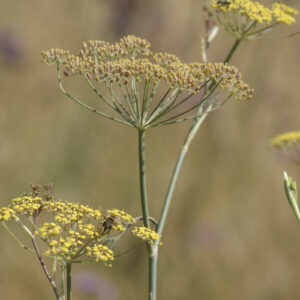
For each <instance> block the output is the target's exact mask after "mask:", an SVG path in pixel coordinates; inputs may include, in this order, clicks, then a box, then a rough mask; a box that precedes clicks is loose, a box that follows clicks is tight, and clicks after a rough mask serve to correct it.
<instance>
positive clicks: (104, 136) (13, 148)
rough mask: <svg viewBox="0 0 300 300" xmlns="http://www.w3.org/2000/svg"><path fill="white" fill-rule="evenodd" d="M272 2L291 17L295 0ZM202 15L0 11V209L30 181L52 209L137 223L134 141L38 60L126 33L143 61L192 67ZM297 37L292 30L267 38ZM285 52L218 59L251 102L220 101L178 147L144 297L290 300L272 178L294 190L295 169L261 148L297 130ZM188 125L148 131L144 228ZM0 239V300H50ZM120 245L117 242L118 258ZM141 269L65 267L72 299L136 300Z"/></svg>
mask: <svg viewBox="0 0 300 300" xmlns="http://www.w3.org/2000/svg"><path fill="white" fill-rule="evenodd" d="M262 2H263V3H264V4H270V3H271V2H270V1H262ZM283 2H284V3H286V4H288V5H292V6H294V7H296V8H297V9H300V6H299V3H298V2H299V1H296V0H294V1H292V0H291V1H283ZM202 5H203V2H202V1H200V0H186V1H174V0H160V1H158V0H153V1H145V0H107V1H105V0H88V1H82V0H81V1H79V0H72V1H71V0H64V1H55V0H52V1H47V0H39V1H37V0H27V1H20V0H10V1H1V2H0V91H1V93H0V95H1V96H0V97H1V101H0V140H1V142H0V179H1V180H0V190H1V198H0V201H1V206H3V205H5V204H7V203H8V201H9V200H10V199H11V198H12V197H15V196H18V195H20V194H22V193H23V192H24V191H29V185H28V183H30V182H36V183H41V184H43V183H48V182H53V183H54V184H55V190H54V192H55V195H56V196H57V197H58V198H61V199H66V200H69V201H74V202H77V201H80V202H83V203H85V204H89V205H93V206H96V207H98V206H99V207H101V208H124V209H125V210H127V211H128V212H129V213H131V214H132V215H135V216H136V215H140V214H141V213H140V203H139V189H138V164H137V133H136V132H135V131H134V130H132V129H128V128H126V127H124V126H120V125H118V124H117V123H114V122H111V121H109V120H105V119H102V118H99V117H98V116H97V115H94V114H92V113H90V112H89V111H86V110H83V109H82V108H81V107H79V106H77V105H75V104H74V103H72V102H71V101H69V100H68V99H66V98H65V97H64V96H63V94H62V93H61V92H60V90H59V88H58V86H57V81H56V75H55V68H54V67H53V68H48V67H46V66H45V65H43V64H42V63H41V56H40V52H41V51H42V50H44V49H49V48H52V47H60V48H67V49H70V50H71V51H72V52H76V51H77V50H78V49H79V48H80V46H81V42H82V41H85V40H89V39H100V40H108V41H109V42H115V41H117V40H118V39H119V38H120V37H121V36H123V35H124V34H128V33H129V34H135V35H137V36H141V37H143V38H147V39H148V40H149V41H150V42H151V44H152V48H153V49H155V50H157V51H162V52H164V51H167V52H170V53H174V54H176V55H178V56H180V58H181V59H182V60H183V61H186V62H193V61H200V60H201V55H200V37H201V33H203V15H202ZM299 30H300V26H299V23H298V24H296V25H294V26H292V27H289V28H288V29H287V30H280V29H279V28H278V30H276V33H275V32H273V33H272V36H273V37H274V36H275V37H281V36H284V35H287V34H288V33H291V32H296V31H299ZM232 43H233V40H232V38H231V37H229V36H228V35H227V33H225V32H224V31H223V30H221V31H220V34H219V35H218V37H217V38H216V40H215V42H214V43H213V44H212V47H211V51H210V54H209V60H210V61H221V60H222V59H223V58H224V57H225V55H226V54H227V51H228V50H229V49H230V47H231V45H232ZM299 53H300V39H299V36H294V37H292V38H287V39H269V40H259V41H252V42H246V43H244V44H242V45H241V47H240V48H239V50H238V53H236V55H235V56H234V58H233V60H232V61H231V64H233V65H235V66H237V67H238V68H239V70H240V71H241V72H242V74H243V78H244V80H245V81H246V82H247V83H249V84H250V85H251V86H252V87H254V88H255V90H256V92H255V95H254V98H253V100H251V101H247V102H235V101H231V102H230V103H227V104H226V105H225V106H224V107H223V108H221V109H220V110H218V111H216V112H214V113H213V114H211V115H210V116H209V118H208V119H207V120H206V121H205V123H204V125H203V127H202V128H201V130H200V131H199V133H198V135H197V138H196V139H195V140H194V143H193V144H192V147H191V149H190V152H189V154H188V156H187V159H186V160H185V162H184V166H183V169H182V173H181V175H180V181H179V184H178V185H177V188H176V195H175V198H174V202H173V205H172V207H171V210H170V215H169V218H168V220H167V225H166V228H165V231H164V236H163V246H162V247H161V250H160V256H159V283H158V299H173V300H179V299H192V300H193V299H201V300H202V299H203V300H209V299H212V300H215V299H224V300H225V299H226V300H227V299H228V300H229V299H230V300H232V299H247V300H248V299H249V300H252V299H255V300H266V299H272V300H276V299H288V300H292V299H299V298H300V291H299V284H300V256H299V251H300V226H299V224H297V222H296V219H295V218H294V216H293V214H292V212H291V209H290V208H289V206H288V203H287V201H286V199H285V196H284V192H283V186H282V169H286V170H287V171H288V172H289V174H290V175H292V176H293V178H294V179H295V180H297V181H298V182H299V183H300V167H299V165H298V166H297V165H295V164H294V163H293V162H292V161H291V160H290V159H289V158H287V157H286V155H284V154H283V153H279V152H276V151H272V150H270V149H269V148H268V141H269V139H270V138H271V137H273V136H274V135H277V134H279V133H283V132H285V131H289V130H296V129H300V124H299V117H298V116H299V112H300V104H299V100H300V99H299V91H300V90H299V78H300V68H299V66H300V56H299ZM66 80H67V79H66ZM67 84H68V87H69V90H73V91H74V92H75V93H77V94H79V95H85V94H86V93H87V91H88V90H87V88H86V86H85V85H84V84H82V85H78V83H77V82H72V81H71V80H70V81H69V82H68V83H67ZM188 126H189V124H188V123H186V124H181V125H173V126H170V127H168V126H167V127H163V128H157V129H152V130H150V131H149V132H148V137H147V147H148V149H147V163H148V165H147V170H148V188H149V198H150V201H151V204H150V209H151V214H152V215H153V216H154V217H158V216H159V215H158V214H159V210H160V208H161V204H162V200H163V197H164V195H165V193H166V188H167V184H168V181H169V177H170V175H171V172H172V168H173V166H174V163H175V160H176V157H177V155H178V152H179V147H180V145H181V144H182V142H183V139H184V136H185V133H186V131H187V129H188ZM296 150H297V149H296ZM299 153H300V152H299ZM299 155H300V154H299ZM0 237H1V244H0V257H1V260H0V299H1V300H2V299H3V300H4V299H5V300H6V299H22V300H35V299H45V300H47V299H54V295H52V290H51V289H50V287H49V285H48V282H47V280H46V277H45V276H44V274H43V273H42V270H41V268H40V266H39V264H38V261H37V259H36V257H35V256H34V255H33V254H31V253H30V252H26V251H25V250H22V249H21V248H20V247H19V246H18V245H17V244H16V242H15V241H14V240H12V238H11V237H10V236H9V235H8V233H7V232H6V231H5V230H4V229H3V228H2V227H1V228H0ZM132 242H133V241H131V240H130V241H128V240H127V241H123V242H122V244H121V245H120V247H121V248H120V252H122V251H125V250H126V249H127V248H128V247H130V245H132ZM145 262H146V256H145V248H144V247H143V246H141V247H137V248H136V249H134V250H133V251H131V252H130V253H129V254H127V255H124V256H121V257H120V258H119V259H118V260H116V261H115V263H114V265H113V267H112V268H106V267H104V266H103V265H102V264H98V265H96V264H90V265H89V264H88V265H80V266H75V267H74V300H77V299H78V300H79V299H105V300H106V299H110V300H117V299H118V300H131V299H134V300H135V299H146V289H147V282H146V276H147V265H146V264H145Z"/></svg>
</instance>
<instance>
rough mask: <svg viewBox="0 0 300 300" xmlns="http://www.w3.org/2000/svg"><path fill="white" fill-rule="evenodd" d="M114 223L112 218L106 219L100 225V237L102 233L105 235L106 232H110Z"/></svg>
mask: <svg viewBox="0 0 300 300" xmlns="http://www.w3.org/2000/svg"><path fill="white" fill-rule="evenodd" d="M114 223H115V218H114V217H111V216H110V217H107V218H106V219H105V220H104V222H103V223H102V226H103V231H102V235H103V234H104V233H106V232H107V231H110V230H111V229H112V227H113V225H114Z"/></svg>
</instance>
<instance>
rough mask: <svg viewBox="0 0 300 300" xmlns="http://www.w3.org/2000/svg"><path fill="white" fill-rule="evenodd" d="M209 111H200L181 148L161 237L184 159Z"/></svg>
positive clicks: (163, 215)
mask: <svg viewBox="0 0 300 300" xmlns="http://www.w3.org/2000/svg"><path fill="white" fill-rule="evenodd" d="M209 111H210V107H209V108H207V110H206V112H201V111H199V113H201V115H200V117H198V118H196V120H197V121H196V122H194V123H193V125H192V126H191V128H190V130H189V133H188V135H187V137H186V139H185V141H184V144H183V146H182V148H181V151H180V153H179V156H178V159H177V162H176V165H175V168H174V171H173V174H172V177H171V181H170V184H169V188H168V191H167V195H166V198H165V202H164V204H163V208H162V212H161V216H160V219H159V222H158V227H157V233H158V234H160V235H161V234H162V231H163V229H164V225H165V222H166V218H167V214H168V211H169V207H170V204H171V200H172V196H173V193H174V189H175V186H176V182H177V179H178V175H179V172H180V170H181V166H182V163H183V160H184V157H185V155H186V153H187V152H188V149H189V146H190V144H191V142H192V140H193V138H194V136H195V135H196V133H197V131H198V129H199V127H200V125H201V124H202V123H203V121H204V120H205V118H206V117H207V115H208V113H209Z"/></svg>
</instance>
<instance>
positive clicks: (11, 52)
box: [0, 30, 23, 64]
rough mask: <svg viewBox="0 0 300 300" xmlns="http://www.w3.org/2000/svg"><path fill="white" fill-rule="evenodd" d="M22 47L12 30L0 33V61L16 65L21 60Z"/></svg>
mask: <svg viewBox="0 0 300 300" xmlns="http://www.w3.org/2000/svg"><path fill="white" fill-rule="evenodd" d="M22 54H23V47H22V44H21V41H20V39H19V37H18V36H17V34H16V33H15V32H13V31H12V30H2V31H0V60H1V61H4V62H6V63H9V64H18V63H19V62H20V60H21V58H22Z"/></svg>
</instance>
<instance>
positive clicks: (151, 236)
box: [132, 226, 160, 244]
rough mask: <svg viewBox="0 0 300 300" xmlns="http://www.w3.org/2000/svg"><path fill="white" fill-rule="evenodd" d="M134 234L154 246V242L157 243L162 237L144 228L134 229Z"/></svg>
mask: <svg viewBox="0 0 300 300" xmlns="http://www.w3.org/2000/svg"><path fill="white" fill-rule="evenodd" d="M132 233H133V235H135V236H136V237H138V238H140V239H142V240H144V241H146V242H147V243H149V244H153V243H154V242H157V241H159V239H160V235H159V234H158V233H156V232H155V231H154V230H151V229H149V228H147V227H144V226H142V227H134V229H133V230H132Z"/></svg>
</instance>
